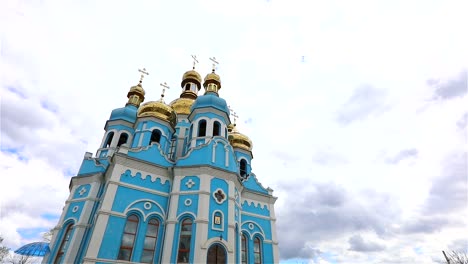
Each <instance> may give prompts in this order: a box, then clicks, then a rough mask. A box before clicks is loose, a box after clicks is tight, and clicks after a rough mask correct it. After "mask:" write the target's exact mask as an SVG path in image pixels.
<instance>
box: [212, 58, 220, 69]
mask: <svg viewBox="0 0 468 264" xmlns="http://www.w3.org/2000/svg"><path fill="white" fill-rule="evenodd" d="M210 60H211V61H212V62H213V69H212V71H213V72H215V69H216V64H219V62H218V61H216V58H215V57H212V58H210Z"/></svg>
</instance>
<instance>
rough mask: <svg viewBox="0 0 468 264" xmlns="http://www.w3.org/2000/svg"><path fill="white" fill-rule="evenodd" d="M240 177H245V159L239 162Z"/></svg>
mask: <svg viewBox="0 0 468 264" xmlns="http://www.w3.org/2000/svg"><path fill="white" fill-rule="evenodd" d="M240 175H241V176H242V177H245V176H247V161H245V159H241V160H240Z"/></svg>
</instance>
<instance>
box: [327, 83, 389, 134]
mask: <svg viewBox="0 0 468 264" xmlns="http://www.w3.org/2000/svg"><path fill="white" fill-rule="evenodd" d="M389 108H390V107H389V105H388V103H387V102H386V92H385V90H382V89H377V88H375V87H373V86H371V85H362V86H359V87H357V88H356V89H355V90H354V92H353V94H352V95H351V97H350V98H349V99H348V101H347V102H345V103H344V104H343V105H342V106H341V107H340V109H339V110H338V113H337V116H336V120H337V121H338V123H340V124H342V125H348V124H350V123H352V122H355V121H357V120H363V119H365V118H367V117H369V116H371V115H379V114H381V113H382V112H385V111H387V110H388V109H389Z"/></svg>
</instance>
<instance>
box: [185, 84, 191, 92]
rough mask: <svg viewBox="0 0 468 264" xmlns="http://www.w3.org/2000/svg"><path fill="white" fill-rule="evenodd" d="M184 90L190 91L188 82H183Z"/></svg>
mask: <svg viewBox="0 0 468 264" xmlns="http://www.w3.org/2000/svg"><path fill="white" fill-rule="evenodd" d="M185 91H190V83H186V84H185Z"/></svg>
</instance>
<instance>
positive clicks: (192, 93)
mask: <svg viewBox="0 0 468 264" xmlns="http://www.w3.org/2000/svg"><path fill="white" fill-rule="evenodd" d="M192 59H193V66H192V70H190V71H187V72H185V73H184V75H183V76H182V83H181V84H180V85H181V86H182V93H181V94H180V98H189V99H197V97H198V91H200V89H201V81H202V78H201V76H200V74H199V73H198V72H197V71H195V65H196V64H197V63H198V60H197V56H195V55H192Z"/></svg>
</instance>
